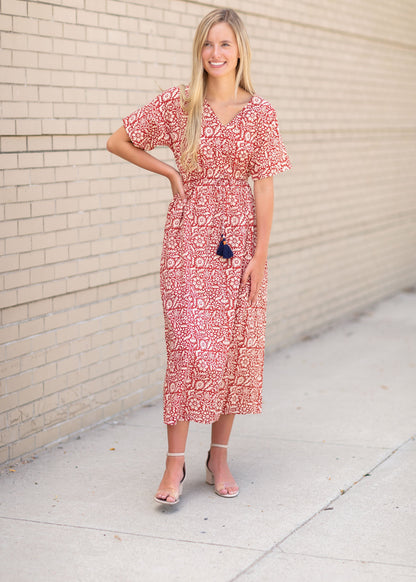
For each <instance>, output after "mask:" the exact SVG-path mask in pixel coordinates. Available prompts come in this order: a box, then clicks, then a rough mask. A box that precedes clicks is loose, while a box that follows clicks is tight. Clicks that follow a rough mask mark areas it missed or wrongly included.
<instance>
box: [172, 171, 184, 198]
mask: <svg viewBox="0 0 416 582" xmlns="http://www.w3.org/2000/svg"><path fill="white" fill-rule="evenodd" d="M172 170H173V172H172V175H171V176H169V182H170V186H171V188H172V195H173V197H174V198H176V197H177V196H179V198H180V199H181V200H185V199H186V194H185V189H184V187H183V182H182V176H181V175H180V173H179V172H178V171H177V170H175V168H172Z"/></svg>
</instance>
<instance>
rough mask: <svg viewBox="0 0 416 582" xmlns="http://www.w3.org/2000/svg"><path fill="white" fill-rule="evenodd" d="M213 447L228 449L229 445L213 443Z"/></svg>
mask: <svg viewBox="0 0 416 582" xmlns="http://www.w3.org/2000/svg"><path fill="white" fill-rule="evenodd" d="M211 447H220V448H221V449H228V445H217V444H215V443H211Z"/></svg>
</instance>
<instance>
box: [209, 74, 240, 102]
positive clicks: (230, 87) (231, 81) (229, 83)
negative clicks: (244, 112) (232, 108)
mask: <svg viewBox="0 0 416 582" xmlns="http://www.w3.org/2000/svg"><path fill="white" fill-rule="evenodd" d="M239 91H240V90H239ZM239 91H237V95H236V94H235V78H230V77H229V78H223V79H215V78H212V77H208V79H207V86H206V90H205V98H206V99H207V101H211V102H213V103H215V102H222V103H230V102H232V103H234V102H235V101H236V98H238V94H239Z"/></svg>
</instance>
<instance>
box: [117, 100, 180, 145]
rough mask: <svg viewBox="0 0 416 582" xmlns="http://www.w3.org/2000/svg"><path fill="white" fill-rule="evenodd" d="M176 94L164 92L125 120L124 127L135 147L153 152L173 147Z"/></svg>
mask: <svg viewBox="0 0 416 582" xmlns="http://www.w3.org/2000/svg"><path fill="white" fill-rule="evenodd" d="M174 92H175V91H174V90H168V91H164V92H163V93H161V94H160V95H158V96H157V97H155V98H154V99H153V100H152V101H151V102H150V103H148V104H147V105H145V106H144V107H140V108H139V109H137V110H136V111H133V113H130V115H127V117H125V118H124V119H123V125H124V127H125V129H126V131H127V133H128V136H129V138H130V140H131V142H132V144H133V145H134V146H136V147H137V148H140V149H143V150H152V149H153V148H155V147H156V146H168V147H171V145H172V144H171V141H172V140H171V121H172V99H173V95H172V93H174Z"/></svg>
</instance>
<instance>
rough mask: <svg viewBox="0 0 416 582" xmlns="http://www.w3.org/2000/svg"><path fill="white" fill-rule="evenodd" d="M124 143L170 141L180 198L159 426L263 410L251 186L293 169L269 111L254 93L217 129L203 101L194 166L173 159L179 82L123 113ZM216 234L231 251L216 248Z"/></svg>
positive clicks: (174, 206) (262, 311) (166, 281)
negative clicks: (251, 271) (253, 292)
mask: <svg viewBox="0 0 416 582" xmlns="http://www.w3.org/2000/svg"><path fill="white" fill-rule="evenodd" d="M123 124H124V127H125V128H126V131H127V133H128V135H129V137H130V139H131V141H132V143H133V144H134V145H135V146H136V147H138V148H142V149H144V150H151V149H152V148H154V147H156V146H168V147H169V148H170V149H171V150H172V151H173V154H174V156H175V159H176V163H177V167H178V170H179V172H180V173H181V175H182V178H183V182H184V187H185V192H186V194H187V198H186V200H185V201H182V200H181V199H180V198H179V197H175V198H174V199H173V200H172V201H171V203H170V204H169V207H168V211H167V218H166V226H165V232H164V240H163V249H162V256H161V263H160V290H161V297H162V304H163V313H164V320H165V336H166V349H167V369H166V377H165V385H164V422H165V423H166V424H170V425H174V424H176V423H177V422H178V421H191V420H192V421H195V422H203V423H212V422H215V421H216V420H218V419H219V417H220V416H221V415H222V414H248V413H259V412H261V406H262V396H261V391H262V383H263V363H264V333H265V324H266V293H267V265H266V268H265V277H264V279H263V281H262V284H261V289H260V292H259V294H258V298H257V301H256V302H255V304H254V305H251V306H250V305H249V303H248V294H249V288H250V283H249V282H248V283H247V284H246V285H244V286H243V285H242V284H241V279H242V275H243V272H244V269H245V267H246V266H247V264H248V262H249V261H250V259H251V258H252V256H253V253H254V250H255V246H256V216H255V204H254V195H253V191H252V188H251V186H250V184H249V182H248V178H249V177H250V176H251V178H252V179H253V180H261V179H263V178H267V177H269V176H272V175H273V174H277V173H278V172H282V171H284V170H287V169H289V168H290V167H291V165H290V161H289V158H288V156H287V153H286V149H285V147H284V145H283V143H282V141H281V139H280V135H279V129H278V122H277V118H276V112H275V110H274V108H273V107H272V106H271V104H270V103H268V102H267V101H265V100H264V99H262V98H261V97H259V96H257V95H254V96H253V97H252V98H251V100H250V101H249V102H248V103H247V104H246V105H245V106H244V107H243V108H242V109H241V110H240V111H239V113H237V115H236V116H235V117H234V118H233V119H232V120H231V121H230V122H229V123H227V125H224V124H222V123H221V122H220V120H219V119H218V118H217V116H216V115H215V113H214V111H213V109H212V108H211V107H210V105H209V104H208V102H207V101H206V100H205V101H204V104H203V111H202V126H201V141H200V149H199V160H198V161H199V167H198V169H197V170H195V171H193V172H190V173H188V174H187V173H185V171H184V169H183V168H182V167H181V164H180V152H181V142H182V139H183V135H184V131H185V127H186V113H185V112H184V111H183V109H182V107H181V102H180V91H179V88H177V87H174V88H171V89H168V90H167V91H164V92H163V93H161V94H160V95H158V96H157V97H156V98H155V99H153V101H151V102H150V103H149V104H148V105H146V106H144V107H142V108H140V109H138V110H137V111H134V112H133V113H131V114H130V115H128V116H127V117H125V118H124V119H123ZM222 235H224V236H225V237H226V240H227V243H228V244H229V245H230V247H231V249H232V251H233V257H232V258H228V259H225V258H224V257H223V256H220V255H218V254H217V249H218V245H219V242H220V240H221V237H222Z"/></svg>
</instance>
